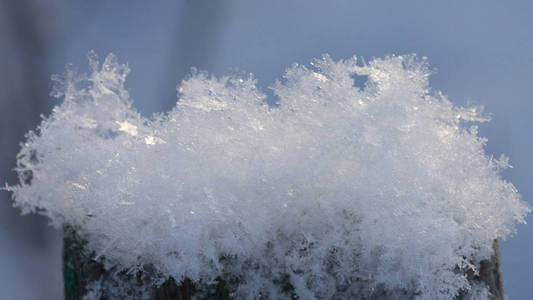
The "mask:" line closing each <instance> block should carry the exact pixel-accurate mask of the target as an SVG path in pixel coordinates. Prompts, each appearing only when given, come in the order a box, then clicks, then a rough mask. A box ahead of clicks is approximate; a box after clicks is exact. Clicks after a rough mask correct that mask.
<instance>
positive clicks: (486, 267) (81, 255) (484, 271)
mask: <svg viewBox="0 0 533 300" xmlns="http://www.w3.org/2000/svg"><path fill="white" fill-rule="evenodd" d="M85 245H86V242H85V241H83V239H81V238H80V237H79V236H78V235H77V234H76V232H75V231H74V230H73V229H72V228H71V227H69V226H65V227H64V250H63V276H64V279H65V299H66V300H82V299H87V300H93V299H96V300H112V299H150V300H188V299H191V297H192V296H193V295H198V294H201V295H204V296H205V298H206V299H214V300H227V299H230V296H229V291H228V290H227V289H226V288H225V282H224V280H222V279H220V280H218V282H217V283H216V284H214V285H213V286H211V287H210V288H209V291H198V290H197V289H196V288H195V286H194V284H193V283H192V282H191V281H190V280H187V279H186V280H184V281H183V282H181V283H177V282H176V281H175V280H174V279H172V278H170V279H168V280H166V281H165V282H164V283H163V284H162V285H160V286H153V285H152V283H151V282H152V280H151V279H152V278H153V276H154V274H155V272H154V271H153V270H152V269H151V268H150V267H149V266H146V267H145V268H144V270H143V272H139V273H138V274H134V275H132V274H128V273H127V272H125V271H122V270H117V269H115V268H111V269H110V270H106V269H105V268H104V266H103V264H102V263H101V262H98V261H95V260H94V259H93V257H94V253H87V252H86V251H85V250H84V247H85ZM493 248H494V255H493V256H492V257H491V258H490V259H489V260H484V261H481V262H480V264H479V266H480V269H479V275H474V274H473V273H471V274H467V278H468V280H469V281H470V282H471V283H475V282H483V283H484V284H485V285H486V286H487V288H488V289H489V291H490V292H491V294H492V295H493V296H494V299H497V300H503V281H502V272H501V265H500V252H499V249H498V241H497V240H495V241H494V243H493ZM282 284H286V283H282ZM378 294H379V295H374V296H375V297H373V298H375V299H387V295H390V293H388V292H387V291H380V292H378ZM405 295H406V297H407V298H410V297H414V293H410V292H409V291H405ZM408 295H413V296H408ZM466 296H467V293H461V294H460V295H459V296H458V297H456V298H457V299H458V300H459V299H465V298H466ZM291 298H292V299H295V297H294V295H291V294H290V293H288V294H287V299H291ZM402 299H403V298H402Z"/></svg>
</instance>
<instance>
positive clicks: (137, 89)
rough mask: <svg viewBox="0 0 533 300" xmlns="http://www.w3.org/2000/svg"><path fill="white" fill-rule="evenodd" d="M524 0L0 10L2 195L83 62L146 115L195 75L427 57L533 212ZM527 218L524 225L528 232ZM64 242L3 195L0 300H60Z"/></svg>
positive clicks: (38, 4)
mask: <svg viewBox="0 0 533 300" xmlns="http://www.w3.org/2000/svg"><path fill="white" fill-rule="evenodd" d="M532 15H533V2H532V1H527V0H524V1H505V2H503V1H495V0H485V1H439V2H437V1H423V0H420V1H380V0H375V1H341V0H329V1H310V0H306V1H304V0H298V1H281V0H280V1H278V0H275V1H274V0H270V1H244V0H243V1H236V0H235V1H203V0H196V1H192V0H191V1H156V0H154V1H131V0H130V1H101V0H91V1H83V0H0V184H2V185H3V183H4V182H8V183H9V184H15V183H16V182H17V179H16V177H15V173H14V172H13V171H12V169H13V167H14V166H15V156H16V154H17V152H18V148H19V142H21V141H23V139H24V134H25V133H26V132H27V131H28V130H31V129H34V128H35V127H36V126H37V125H38V124H39V123H40V115H41V114H44V115H48V114H50V112H51V109H52V107H53V106H54V105H56V104H58V100H57V99H53V98H51V97H49V96H48V94H49V93H50V91H51V87H52V83H51V81H50V76H51V75H52V74H55V73H63V71H64V67H65V64H67V63H73V64H74V65H75V66H77V68H78V69H79V70H81V71H86V70H87V67H86V66H87V53H88V52H89V51H90V50H91V49H94V50H95V51H96V53H98V54H99V55H100V57H101V58H104V57H105V56H106V55H107V54H108V53H109V52H113V53H115V54H116V55H117V56H118V57H119V60H120V61H121V62H127V63H128V64H129V66H130V67H131V69H132V72H131V74H130V76H129V79H128V81H127V86H128V88H129V91H130V94H131V96H132V98H133V101H134V106H135V107H136V108H137V109H138V110H139V111H140V112H141V113H142V114H143V115H144V116H149V115H151V114H152V113H154V112H160V111H167V110H168V109H170V108H171V107H173V106H174V105H175V101H176V85H177V84H178V83H179V82H180V81H181V80H182V79H183V78H184V77H185V76H186V75H187V73H188V72H189V70H190V67H192V66H196V67H198V68H199V69H203V70H208V71H210V72H213V73H214V74H215V75H224V74H228V73H231V72H234V71H235V70H240V71H246V72H252V73H253V74H254V76H255V78H256V79H257V80H258V84H259V86H261V87H262V88H263V89H264V90H267V88H268V86H269V85H270V84H271V83H272V82H273V81H274V80H275V79H276V78H279V77H280V76H281V75H282V73H283V71H284V69H285V68H286V67H288V66H290V65H291V64H292V63H294V62H298V63H301V64H307V63H308V62H309V61H310V60H311V59H312V58H313V57H318V56H320V55H321V54H323V53H329V54H330V55H331V56H332V57H333V58H334V59H336V60H338V59H341V58H348V57H351V56H352V55H354V54H357V55H358V56H362V57H364V58H365V59H367V60H368V59H370V58H372V57H382V56H384V55H387V54H407V53H417V54H418V55H419V56H427V57H428V58H429V62H430V63H431V66H432V68H433V69H434V70H435V74H434V75H433V76H432V77H431V85H432V87H433V88H434V89H437V90H441V91H443V93H444V94H447V95H448V96H449V98H450V99H451V100H452V101H453V102H454V103H456V104H458V105H465V104H467V103H470V104H482V105H484V106H485V109H486V111H487V112H490V113H492V116H493V119H492V121H491V122H490V123H488V124H482V125H481V126H480V135H482V136H485V137H487V138H488V140H489V142H488V144H487V147H486V150H487V152H488V153H490V154H493V155H495V156H499V155H500V154H501V153H505V154H506V155H507V156H509V157H510V161H511V164H512V165H513V166H514V168H513V169H509V170H506V171H505V172H504V173H503V176H504V177H505V178H506V179H507V180H509V181H511V182H512V183H514V185H515V186H516V187H517V188H518V190H519V191H520V193H521V194H522V196H523V198H524V200H526V201H528V202H530V203H531V201H532V199H533V185H532V184H531V178H532V177H531V175H532V172H533V150H532V149H533V133H532V132H533V101H532V100H533V82H532V79H533V75H532V72H533V18H532V17H531V16H532ZM531 219H532V217H529V218H528V220H531ZM532 234H533V228H532V227H531V225H521V226H518V233H517V235H516V236H515V237H512V238H509V239H507V240H506V241H503V242H502V243H501V244H500V245H501V250H502V256H503V257H502V261H503V278H504V284H505V294H506V295H507V296H508V297H509V299H531V297H532V295H533V284H531V283H532V281H531V278H532V272H531V269H532V268H533V251H532V250H531V248H530V247H533V236H532ZM62 297H63V286H62V274H61V236H60V233H59V232H58V231H56V230H54V229H52V228H51V227H49V226H48V221H47V220H46V219H44V218H42V217H39V216H35V215H27V216H20V213H19V211H18V210H17V209H14V208H13V207H12V203H11V200H10V195H9V194H8V193H7V192H0V299H62Z"/></svg>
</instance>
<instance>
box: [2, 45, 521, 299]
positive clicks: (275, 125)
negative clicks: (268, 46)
mask: <svg viewBox="0 0 533 300" xmlns="http://www.w3.org/2000/svg"><path fill="white" fill-rule="evenodd" d="M89 61H90V69H91V72H90V73H89V74H88V75H87V74H81V75H77V74H75V72H74V71H72V70H68V71H67V74H66V76H64V77H56V80H57V81H58V82H59V83H60V84H59V86H58V88H57V89H56V90H55V92H54V95H55V96H56V97H59V98H62V99H63V102H62V103H61V104H60V105H58V106H56V107H55V108H54V110H53V112H52V114H51V115H50V116H49V117H43V121H42V124H41V125H40V127H39V128H38V130H37V131H36V132H30V133H28V135H27V141H26V142H25V143H24V144H23V145H22V149H21V151H20V153H19V155H18V157H17V158H18V167H17V168H16V171H17V172H18V174H19V178H20V184H19V185H17V186H12V187H8V190H11V191H12V192H13V198H14V200H15V202H16V205H17V206H19V207H21V208H22V210H23V211H24V212H35V211H38V212H40V213H43V214H46V215H48V216H49V217H50V218H51V220H52V221H53V223H54V224H56V225H60V224H63V223H68V224H71V225H73V226H75V227H76V228H78V231H79V233H80V234H82V235H84V236H85V237H86V238H87V240H88V242H89V243H88V246H87V247H88V249H90V250H92V251H94V252H95V253H96V257H97V258H100V259H101V258H104V257H105V262H106V263H107V265H108V266H111V265H119V266H122V267H123V268H125V269H129V270H131V271H132V272H134V271H136V270H139V269H142V268H143V265H146V264H150V265H153V266H154V267H155V268H156V269H157V270H158V271H159V272H160V273H161V278H162V280H163V279H164V278H165V277H168V276H173V277H174V278H175V279H176V280H177V281H180V280H182V279H184V278H185V277H188V278H190V279H191V280H192V281H194V282H195V283H196V284H197V285H199V286H202V285H208V284H210V283H212V282H213V281H214V280H215V279H216V278H217V277H222V278H224V279H226V280H227V281H228V284H229V287H230V289H231V290H232V292H233V293H234V294H233V295H234V296H236V297H239V298H254V297H263V298H268V299H276V298H287V297H289V296H288V295H287V294H285V293H284V292H283V291H282V288H281V285H280V284H279V282H280V281H283V280H289V281H290V284H291V285H292V286H293V287H294V293H295V294H296V295H297V296H298V297H299V298H300V299H314V298H321V299H330V298H333V297H334V298H354V297H361V296H364V295H372V294H373V293H374V292H375V291H376V290H377V289H379V288H384V289H386V290H390V291H402V290H409V291H412V292H413V294H414V295H416V297H418V298H423V299H449V298H450V297H452V296H454V295H456V294H457V293H458V292H459V291H460V290H461V289H466V290H468V289H469V288H470V286H469V283H468V281H467V279H466V277H465V275H464V274H465V272H466V271H467V270H468V269H472V270H474V271H475V270H476V264H477V263H479V261H480V260H482V259H486V258H488V257H489V256H490V255H491V254H492V249H491V245H492V241H493V240H494V239H495V238H505V237H507V236H509V235H510V234H512V233H513V232H514V230H515V224H516V223H525V220H524V217H525V215H526V214H527V213H528V212H529V210H530V209H529V207H528V206H527V205H526V204H525V203H524V202H523V201H521V200H520V196H519V194H518V193H517V190H516V189H515V187H514V186H513V185H512V184H511V183H509V182H506V181H505V180H502V178H501V176H500V175H499V171H500V170H501V169H503V168H508V167H509V164H508V159H507V158H506V157H501V158H499V159H495V158H493V157H492V156H490V155H487V154H486V153H485V152H484V149H483V147H484V145H485V143H486V139H484V138H481V137H478V135H477V129H476V127H475V126H473V123H474V122H485V121H487V120H488V118H487V117H486V116H484V115H483V114H482V110H481V109H480V108H479V107H464V108H463V107H457V106H454V105H453V104H452V103H451V102H450V101H449V100H448V99H447V98H446V97H445V96H444V95H443V94H442V93H440V92H438V91H433V90H432V89H431V88H430V86H429V84H428V77H429V75H430V73H431V72H430V70H429V68H428V66H427V63H426V59H425V58H417V57H416V56H414V55H407V56H389V57H385V58H383V59H373V60H372V61H370V62H369V63H364V64H357V60H356V58H355V57H353V58H350V59H347V60H341V61H337V62H336V61H333V60H332V59H331V58H330V57H329V56H327V55H326V56H323V57H322V58H320V59H315V60H313V61H312V63H311V66H302V65H298V64H294V65H293V66H291V67H290V68H288V69H287V70H286V72H285V74H284V75H283V78H282V79H281V80H279V81H276V82H275V83H274V84H273V85H272V86H271V89H272V90H273V92H274V94H275V96H276V97H277V101H278V102H277V103H276V104H275V105H271V106H269V105H268V104H267V103H266V102H265V98H266V96H265V94H264V93H263V92H262V91H261V90H259V89H258V88H257V86H256V81H255V80H254V79H253V78H252V76H251V75H250V76H241V75H232V76H225V77H221V78H216V77H214V76H210V75H209V74H208V73H206V72H199V71H196V70H193V72H192V74H191V75H190V76H189V77H188V78H186V79H185V80H184V81H183V82H182V83H181V85H180V86H179V88H178V101H177V104H176V106H175V108H174V109H172V110H171V111H170V112H168V113H165V114H160V115H155V116H153V117H152V118H149V119H148V118H143V117H141V116H140V114H139V113H137V112H136V111H135V109H134V108H132V105H131V100H130V99H129V96H128V92H127V90H126V89H125V87H124V83H125V80H126V76H127V74H128V72H129V69H128V67H127V66H126V65H123V64H120V63H118V62H117V59H116V58H115V56H113V55H109V56H108V57H107V58H106V59H105V61H104V62H103V63H102V64H101V65H100V63H99V62H98V59H97V58H96V56H95V55H94V54H91V55H90V57H89ZM354 76H367V77H368V80H367V81H366V83H365V86H364V88H359V87H356V86H354ZM484 293H485V294H487V293H486V291H485V292H484Z"/></svg>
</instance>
